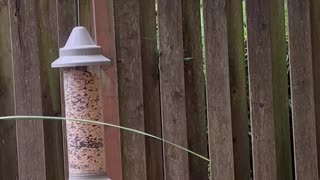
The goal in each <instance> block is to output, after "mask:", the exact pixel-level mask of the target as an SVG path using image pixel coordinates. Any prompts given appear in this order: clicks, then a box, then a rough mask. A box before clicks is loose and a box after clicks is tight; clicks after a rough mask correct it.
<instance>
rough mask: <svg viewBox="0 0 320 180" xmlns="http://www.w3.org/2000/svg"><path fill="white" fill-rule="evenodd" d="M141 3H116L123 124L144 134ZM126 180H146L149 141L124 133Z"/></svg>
mask: <svg viewBox="0 0 320 180" xmlns="http://www.w3.org/2000/svg"><path fill="white" fill-rule="evenodd" d="M139 26H140V22H139V1H138V0H132V1H127V0H117V1H115V27H116V28H115V30H116V31H115V32H116V48H117V68H118V83H119V112H120V124H121V125H122V126H125V127H130V128H133V129H137V130H141V131H144V123H145V122H144V111H143V110H144V105H143V84H142V67H141V66H142V65H141V42H140V39H141V38H140V28H139ZM121 143H122V144H121V147H122V170H123V173H122V175H123V179H124V180H145V179H147V174H146V151H145V137H144V136H141V135H138V134H135V133H130V132H127V131H122V132H121Z"/></svg>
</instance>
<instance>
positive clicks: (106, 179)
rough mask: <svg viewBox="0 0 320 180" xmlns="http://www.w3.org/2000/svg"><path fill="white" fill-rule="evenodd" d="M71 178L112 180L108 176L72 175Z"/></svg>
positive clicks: (76, 179) (72, 179)
mask: <svg viewBox="0 0 320 180" xmlns="http://www.w3.org/2000/svg"><path fill="white" fill-rule="evenodd" d="M69 180H111V179H109V178H108V177H107V176H70V177H69Z"/></svg>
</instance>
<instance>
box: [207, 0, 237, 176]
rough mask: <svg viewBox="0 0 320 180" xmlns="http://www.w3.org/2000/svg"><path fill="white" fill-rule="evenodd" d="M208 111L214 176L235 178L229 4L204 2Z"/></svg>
mask: <svg viewBox="0 0 320 180" xmlns="http://www.w3.org/2000/svg"><path fill="white" fill-rule="evenodd" d="M204 25H205V42H206V44H205V47H206V76H207V79H206V80H207V103H208V104H207V112H208V125H209V156H210V159H211V172H210V173H211V179H212V180H215V179H221V180H222V179H223V180H233V179H235V177H234V160H233V144H232V124H231V123H232V122H231V120H232V119H231V100H230V99H231V98H230V75H229V59H228V39H227V38H228V31H227V4H226V1H225V0H219V1H217V2H213V1H210V0H205V1H204Z"/></svg>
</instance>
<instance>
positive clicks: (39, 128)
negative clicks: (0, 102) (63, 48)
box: [9, 0, 46, 180]
mask: <svg viewBox="0 0 320 180" xmlns="http://www.w3.org/2000/svg"><path fill="white" fill-rule="evenodd" d="M9 7H10V17H11V33H12V34H11V35H12V37H11V38H12V62H13V71H14V86H15V92H14V93H15V100H16V101H15V113H16V114H17V115H42V98H41V82H40V63H39V62H40V61H39V60H40V57H39V51H40V50H39V42H38V34H37V26H38V22H37V18H36V17H37V14H36V10H37V8H36V7H37V6H36V1H34V0H31V1H30V0H28V1H27V0H25V1H10V6H9ZM16 130H17V133H16V134H17V152H18V162H19V165H18V167H19V176H20V179H21V180H23V179H46V161H45V148H44V147H45V144H44V132H43V122H41V121H31V120H23V121H19V122H17V125H16Z"/></svg>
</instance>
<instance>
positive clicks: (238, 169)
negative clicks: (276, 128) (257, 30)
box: [227, 0, 250, 180]
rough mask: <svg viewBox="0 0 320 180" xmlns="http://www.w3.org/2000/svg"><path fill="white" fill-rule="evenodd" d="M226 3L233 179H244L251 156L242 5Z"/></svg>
mask: <svg viewBox="0 0 320 180" xmlns="http://www.w3.org/2000/svg"><path fill="white" fill-rule="evenodd" d="M228 2H229V3H228V4H227V6H228V48H229V68H230V92H231V112H232V136H233V155H234V171H235V179H236V180H247V179H249V178H250V156H249V136H248V132H249V128H248V127H249V126H248V122H249V120H248V100H247V92H246V68H245V59H244V54H245V53H244V37H243V12H242V10H243V7H242V2H241V1H238V0H231V1H228Z"/></svg>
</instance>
